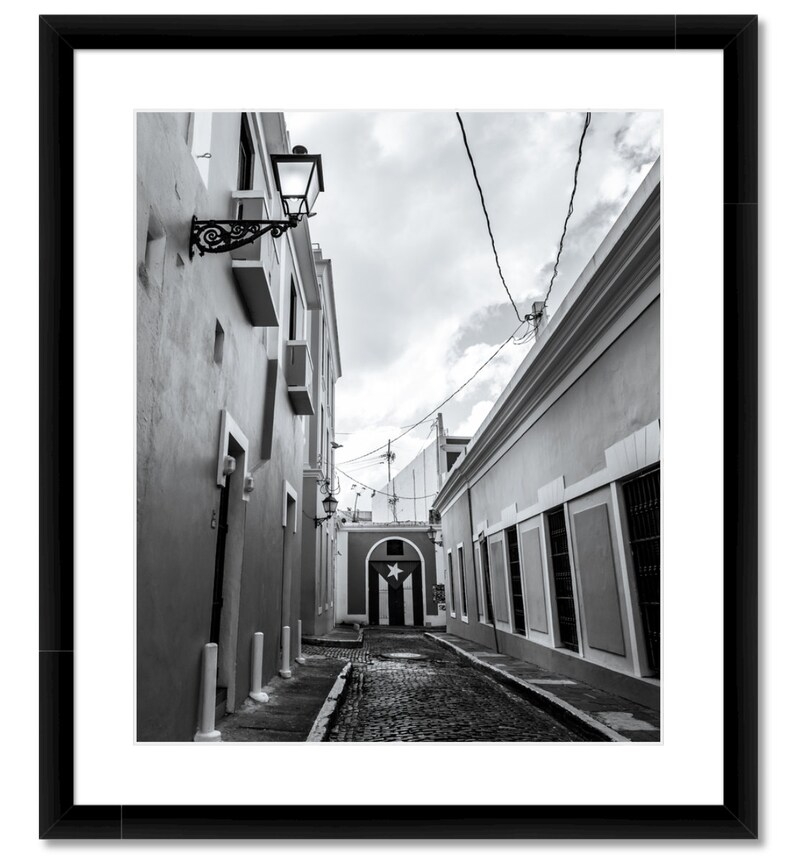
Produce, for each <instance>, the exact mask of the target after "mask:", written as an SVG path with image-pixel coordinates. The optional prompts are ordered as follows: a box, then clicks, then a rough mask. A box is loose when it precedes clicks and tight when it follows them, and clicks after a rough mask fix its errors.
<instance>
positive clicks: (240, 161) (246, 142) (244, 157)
mask: <svg viewBox="0 0 794 857" xmlns="http://www.w3.org/2000/svg"><path fill="white" fill-rule="evenodd" d="M253 186H254V143H253V140H252V139H251V129H250V128H249V126H248V117H247V116H246V115H245V114H243V115H242V116H241V117H240V146H239V153H238V158H237V189H238V190H251V189H252V188H253Z"/></svg>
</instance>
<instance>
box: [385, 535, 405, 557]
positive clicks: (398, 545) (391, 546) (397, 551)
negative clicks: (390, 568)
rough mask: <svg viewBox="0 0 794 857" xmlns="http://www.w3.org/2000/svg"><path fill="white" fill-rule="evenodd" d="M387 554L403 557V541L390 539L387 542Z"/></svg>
mask: <svg viewBox="0 0 794 857" xmlns="http://www.w3.org/2000/svg"><path fill="white" fill-rule="evenodd" d="M386 553H387V554H388V555H389V556H402V555H403V541H402V539H389V540H388V541H387V542H386Z"/></svg>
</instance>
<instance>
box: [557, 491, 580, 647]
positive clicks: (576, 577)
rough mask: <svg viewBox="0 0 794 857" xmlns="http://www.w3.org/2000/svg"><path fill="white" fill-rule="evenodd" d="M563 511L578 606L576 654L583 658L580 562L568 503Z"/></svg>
mask: <svg viewBox="0 0 794 857" xmlns="http://www.w3.org/2000/svg"><path fill="white" fill-rule="evenodd" d="M562 512H563V515H564V516H565V539H566V541H567V542H568V562H569V564H570V566H571V587H572V589H573V603H574V605H575V607H576V636H577V639H578V641H579V651H578V652H576V653H575V654H578V655H579V657H582V658H583V657H584V645H585V639H584V628H583V626H582V613H583V607H582V602H581V600H580V597H579V564H578V562H577V560H576V554H575V553H574V544H573V532H572V530H571V515H570V512H569V511H568V504H567V503H564V504H563V507H562ZM565 649H566V650H567V651H569V652H572V651H573V649H569V648H568V647H567V646H565Z"/></svg>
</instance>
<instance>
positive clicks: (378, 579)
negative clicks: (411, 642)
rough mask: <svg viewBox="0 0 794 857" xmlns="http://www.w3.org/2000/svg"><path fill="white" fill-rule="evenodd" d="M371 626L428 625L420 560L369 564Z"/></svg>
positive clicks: (386, 561) (396, 560)
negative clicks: (426, 622) (425, 621)
mask: <svg viewBox="0 0 794 857" xmlns="http://www.w3.org/2000/svg"><path fill="white" fill-rule="evenodd" d="M368 573H369V605H368V606H369V623H370V625H398V626H408V627H410V626H413V625H423V624H424V613H423V611H422V568H421V564H420V563H419V562H418V561H416V560H405V559H393V560H384V561H378V560H375V561H371V562H370V563H369V572H368Z"/></svg>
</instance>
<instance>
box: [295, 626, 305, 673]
mask: <svg viewBox="0 0 794 857" xmlns="http://www.w3.org/2000/svg"><path fill="white" fill-rule="evenodd" d="M302 649H303V621H302V620H301V619H298V657H297V658H295V663H297V664H305V663H306V658H304V657H303V651H302Z"/></svg>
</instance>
